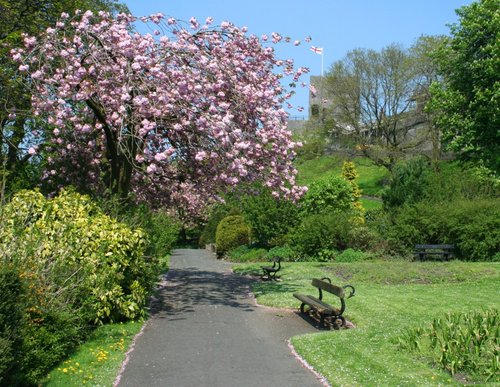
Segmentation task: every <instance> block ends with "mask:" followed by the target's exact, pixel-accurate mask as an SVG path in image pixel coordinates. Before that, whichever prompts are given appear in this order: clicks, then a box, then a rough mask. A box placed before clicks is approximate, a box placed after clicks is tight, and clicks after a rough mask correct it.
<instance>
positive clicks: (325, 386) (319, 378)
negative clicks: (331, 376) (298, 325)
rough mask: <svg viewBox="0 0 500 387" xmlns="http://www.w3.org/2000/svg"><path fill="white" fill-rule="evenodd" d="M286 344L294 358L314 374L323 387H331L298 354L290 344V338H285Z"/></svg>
mask: <svg viewBox="0 0 500 387" xmlns="http://www.w3.org/2000/svg"><path fill="white" fill-rule="evenodd" d="M287 345H288V349H290V352H291V353H292V355H293V356H294V357H295V359H296V360H297V361H298V362H299V363H300V365H302V367H304V368H305V369H307V370H309V371H310V372H312V373H313V374H314V376H316V379H318V381H319V382H320V383H321V384H322V385H323V387H332V386H331V385H330V384H329V383H328V380H327V379H326V378H325V377H324V376H323V375H321V374H320V373H319V372H318V371H316V370H315V369H314V368H313V367H312V366H311V365H310V364H309V363H308V362H307V361H306V360H305V359H304V358H303V357H302V356H300V355H299V354H298V352H297V351H296V350H295V347H294V346H293V344H292V339H288V340H287Z"/></svg>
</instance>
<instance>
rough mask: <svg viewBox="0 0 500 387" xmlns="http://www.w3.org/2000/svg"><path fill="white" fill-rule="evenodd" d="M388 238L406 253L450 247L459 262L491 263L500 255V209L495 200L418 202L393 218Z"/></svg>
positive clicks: (404, 208)
mask: <svg viewBox="0 0 500 387" xmlns="http://www.w3.org/2000/svg"><path fill="white" fill-rule="evenodd" d="M387 237H388V240H389V241H390V242H391V244H392V245H393V246H401V247H403V248H405V249H407V250H410V249H412V248H413V247H414V245H415V244H418V243H436V244H441V243H449V244H454V245H455V246H456V248H457V254H458V258H462V259H465V260H469V261H492V260H495V259H497V258H496V257H498V254H497V253H498V251H500V206H499V205H498V200H497V199H482V200H474V201H467V200H458V201H452V202H449V203H423V202H420V203H417V204H415V205H413V206H406V207H403V208H402V209H400V211H398V212H397V214H396V215H394V217H393V218H392V224H391V225H389V227H388V230H387Z"/></svg>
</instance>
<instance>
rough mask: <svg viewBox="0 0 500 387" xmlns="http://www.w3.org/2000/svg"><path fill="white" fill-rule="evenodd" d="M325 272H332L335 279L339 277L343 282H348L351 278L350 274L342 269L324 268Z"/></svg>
mask: <svg viewBox="0 0 500 387" xmlns="http://www.w3.org/2000/svg"><path fill="white" fill-rule="evenodd" d="M325 271H330V272H332V273H333V274H334V275H335V276H336V277H339V278H340V279H341V280H343V281H349V280H350V279H351V278H352V277H353V274H352V273H350V272H349V271H347V270H345V269H344V268H342V267H325Z"/></svg>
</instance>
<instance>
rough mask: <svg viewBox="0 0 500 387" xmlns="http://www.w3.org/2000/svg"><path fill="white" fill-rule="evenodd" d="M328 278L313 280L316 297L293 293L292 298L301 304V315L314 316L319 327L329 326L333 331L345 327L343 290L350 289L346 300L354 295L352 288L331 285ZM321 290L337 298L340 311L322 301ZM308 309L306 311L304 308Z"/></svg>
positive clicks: (349, 286)
mask: <svg viewBox="0 0 500 387" xmlns="http://www.w3.org/2000/svg"><path fill="white" fill-rule="evenodd" d="M331 282H332V281H331V280H330V278H328V277H325V278H322V279H318V278H313V280H312V282H311V285H312V286H314V287H316V288H318V292H319V294H318V297H314V296H309V295H305V294H298V293H294V295H293V296H294V297H295V298H297V299H299V300H300V301H301V302H302V304H301V305H300V311H301V313H306V314H308V315H309V314H316V315H317V316H318V317H319V319H320V324H321V325H327V324H328V325H329V326H330V327H333V328H335V329H339V328H340V327H342V326H345V325H346V324H345V318H344V317H343V316H342V314H343V313H344V311H345V299H346V297H345V289H347V288H350V289H351V290H350V293H349V295H348V296H347V298H351V297H352V296H354V294H355V290H354V287H352V286H351V285H345V286H343V287H340V286H336V285H333V284H332V283H331ZM323 290H324V291H326V292H328V293H331V294H333V295H335V296H337V297H338V298H339V299H340V303H341V306H340V309H338V308H335V307H333V306H331V305H330V304H327V303H326V302H324V301H323ZM306 306H308V307H309V309H308V310H307V311H306V309H305V307H306Z"/></svg>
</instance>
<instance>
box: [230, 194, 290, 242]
mask: <svg viewBox="0 0 500 387" xmlns="http://www.w3.org/2000/svg"><path fill="white" fill-rule="evenodd" d="M240 203H241V208H242V213H243V217H244V218H245V222H246V223H247V224H248V225H249V226H250V228H251V236H252V242H253V243H257V244H258V245H260V246H264V247H269V246H273V245H280V244H282V243H283V240H284V237H285V235H286V234H287V233H288V231H289V230H290V228H291V227H293V226H294V225H295V224H296V223H297V222H298V209H297V206H296V205H295V204H294V203H292V202H291V201H289V200H285V199H279V198H275V197H274V196H273V195H272V194H271V190H270V189H266V188H260V189H258V190H257V192H255V194H253V195H245V196H243V198H242V199H241V202H240Z"/></svg>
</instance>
